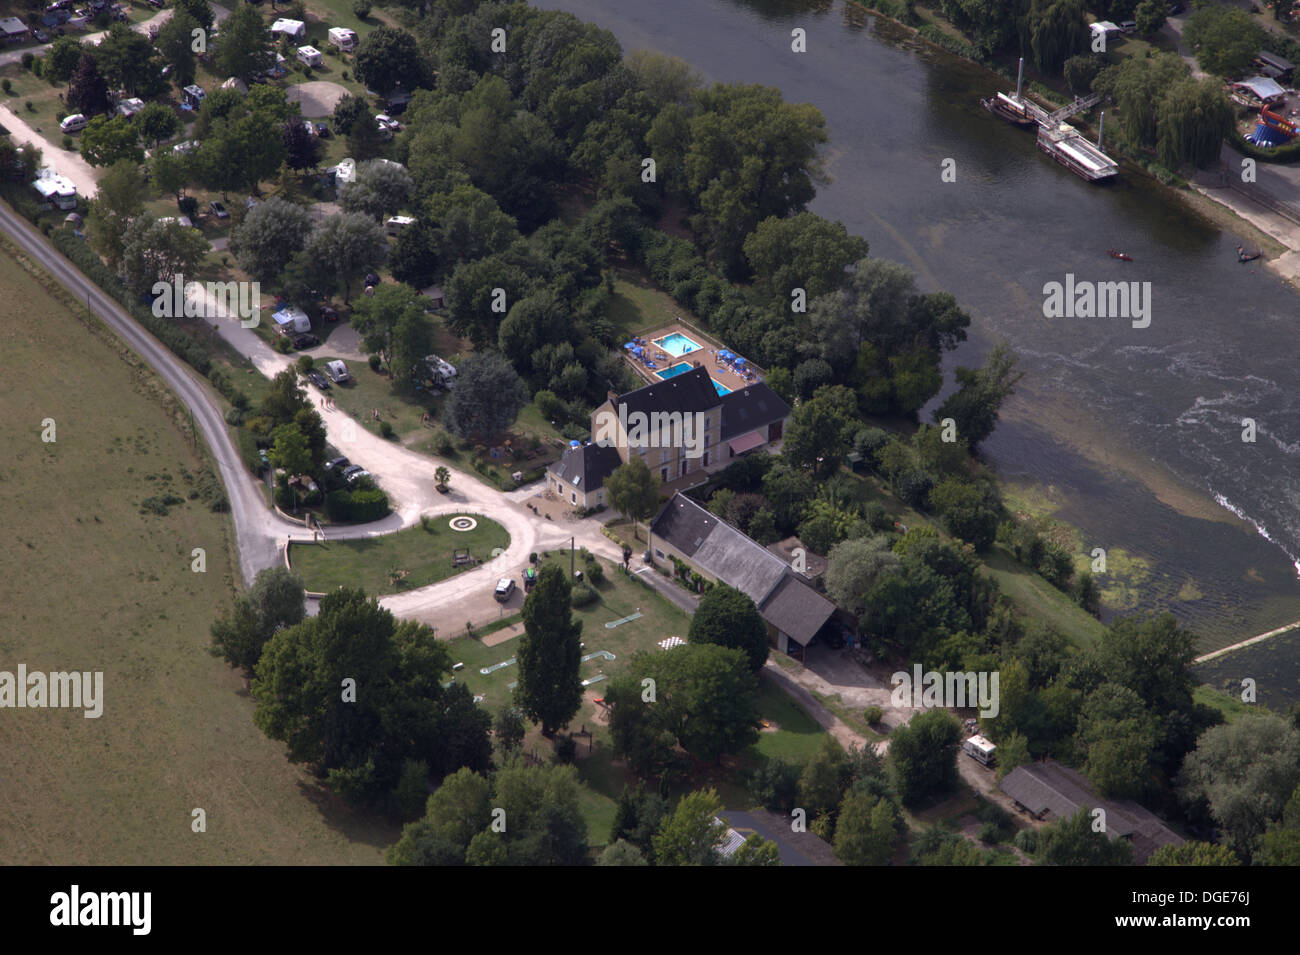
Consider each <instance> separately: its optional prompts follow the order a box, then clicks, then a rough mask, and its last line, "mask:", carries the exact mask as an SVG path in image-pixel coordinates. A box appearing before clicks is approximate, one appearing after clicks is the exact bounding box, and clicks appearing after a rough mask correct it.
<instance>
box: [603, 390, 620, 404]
mask: <svg viewBox="0 0 1300 955" xmlns="http://www.w3.org/2000/svg"><path fill="white" fill-rule="evenodd" d="M605 397H606V398H608V399H609V400H610V403H611V404H618V392H617V391H607V392H605Z"/></svg>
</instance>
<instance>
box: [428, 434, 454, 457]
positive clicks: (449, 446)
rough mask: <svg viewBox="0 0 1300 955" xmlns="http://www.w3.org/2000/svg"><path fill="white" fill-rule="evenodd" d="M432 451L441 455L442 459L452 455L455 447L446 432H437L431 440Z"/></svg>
mask: <svg viewBox="0 0 1300 955" xmlns="http://www.w3.org/2000/svg"><path fill="white" fill-rule="evenodd" d="M433 450H434V451H436V452H438V453H439V454H441V455H442V456H443V457H447V456H449V455H451V454H454V453H455V451H456V446H455V444H454V443H453V442H452V440H451V435H449V434H448V433H447V432H446V431H439V432H438V434H437V436H436V437H435V438H434V439H433Z"/></svg>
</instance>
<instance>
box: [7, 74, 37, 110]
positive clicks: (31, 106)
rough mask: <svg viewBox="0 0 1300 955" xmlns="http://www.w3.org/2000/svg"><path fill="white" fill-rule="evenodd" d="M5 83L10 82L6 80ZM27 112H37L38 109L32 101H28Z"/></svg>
mask: <svg viewBox="0 0 1300 955" xmlns="http://www.w3.org/2000/svg"><path fill="white" fill-rule="evenodd" d="M5 82H8V80H6V81H5ZM27 112H29V113H34V112H36V107H35V106H33V105H32V101H31V100H28V101H27Z"/></svg>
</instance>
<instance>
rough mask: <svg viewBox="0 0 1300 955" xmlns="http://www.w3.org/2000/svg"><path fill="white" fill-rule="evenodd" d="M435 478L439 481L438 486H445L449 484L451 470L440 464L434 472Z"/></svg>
mask: <svg viewBox="0 0 1300 955" xmlns="http://www.w3.org/2000/svg"><path fill="white" fill-rule="evenodd" d="M433 479H434V481H436V482H437V484H438V487H440V488H444V487H446V486H447V482H448V481H450V480H451V472H450V471H449V470H447V468H445V467H443V466H442V465H441V464H440V465H438V467H437V469H435V470H434V472H433Z"/></svg>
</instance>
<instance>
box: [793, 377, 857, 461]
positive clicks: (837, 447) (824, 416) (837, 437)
mask: <svg viewBox="0 0 1300 955" xmlns="http://www.w3.org/2000/svg"><path fill="white" fill-rule="evenodd" d="M855 426H856V423H855V421H854V420H853V419H851V418H848V417H846V416H845V415H844V413H843V412H842V411H841V410H840V409H839V408H838V407H836V406H835V405H834V404H833V403H832V402H831V401H829V400H827V399H826V398H824V397H823V398H813V399H812V400H811V401H805V402H803V403H802V404H800V405H799V406H798V407H797V408H795V410H794V414H792V415H791V416H790V424H789V426H788V427H787V428H786V431H785V444H784V446H783V447H782V449H781V456H782V457H784V458H787V459H788V460H789V461H790V463H791V464H793V465H795V466H796V467H801V468H808V469H810V470H812V471H813V472H814V474H815V475H816V476H817V477H819V478H822V479H825V478H828V477H830V476H831V475H832V474H834V473H835V472H836V471H838V470H839V468H840V464H841V463H842V462H843V460H844V455H845V454H846V453H848V449H849V444H850V442H851V440H852V429H853V428H854V427H855Z"/></svg>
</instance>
